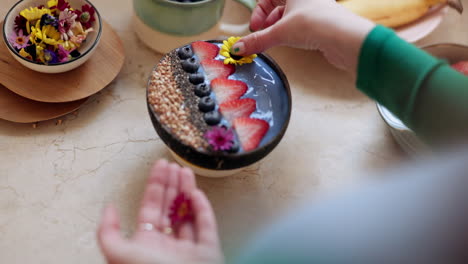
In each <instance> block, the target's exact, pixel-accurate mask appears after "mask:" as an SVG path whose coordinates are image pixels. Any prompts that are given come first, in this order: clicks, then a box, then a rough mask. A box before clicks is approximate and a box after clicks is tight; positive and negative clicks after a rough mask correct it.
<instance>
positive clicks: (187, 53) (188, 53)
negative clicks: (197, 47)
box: [177, 45, 193, 60]
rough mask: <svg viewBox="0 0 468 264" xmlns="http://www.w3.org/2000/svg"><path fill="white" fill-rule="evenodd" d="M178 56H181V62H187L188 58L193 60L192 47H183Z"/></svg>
mask: <svg viewBox="0 0 468 264" xmlns="http://www.w3.org/2000/svg"><path fill="white" fill-rule="evenodd" d="M177 55H179V58H180V59H181V60H186V59H188V58H191V57H192V56H193V50H192V47H190V45H187V46H183V47H182V48H180V49H179V50H178V51H177Z"/></svg>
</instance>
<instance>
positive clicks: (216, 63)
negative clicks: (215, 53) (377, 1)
mask: <svg viewBox="0 0 468 264" xmlns="http://www.w3.org/2000/svg"><path fill="white" fill-rule="evenodd" d="M201 65H202V66H203V69H204V70H205V74H206V78H207V79H208V80H210V81H211V80H214V79H216V78H223V79H226V78H227V77H229V75H231V74H233V73H234V71H235V70H236V68H235V67H234V65H232V64H227V65H226V64H224V62H223V61H220V60H204V61H202V62H201Z"/></svg>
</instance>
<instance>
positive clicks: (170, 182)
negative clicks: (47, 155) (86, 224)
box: [98, 160, 223, 264]
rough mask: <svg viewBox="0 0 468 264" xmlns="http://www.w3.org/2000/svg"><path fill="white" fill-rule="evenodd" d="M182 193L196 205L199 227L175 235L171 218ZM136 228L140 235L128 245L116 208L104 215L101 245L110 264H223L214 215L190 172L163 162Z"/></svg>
mask: <svg viewBox="0 0 468 264" xmlns="http://www.w3.org/2000/svg"><path fill="white" fill-rule="evenodd" d="M180 193H184V194H187V195H188V196H189V198H190V199H191V203H192V207H193V212H194V221H193V223H185V224H183V225H182V226H181V227H180V229H179V231H178V232H177V233H174V232H173V231H172V229H171V221H170V219H169V213H170V208H171V206H172V204H173V201H174V199H175V198H176V196H177V195H178V194H180ZM137 222H138V230H137V231H136V232H135V233H134V234H133V236H132V237H131V238H130V239H125V238H123V237H122V235H121V234H120V227H119V217H118V214H117V211H116V210H115V209H114V208H113V207H108V208H107V209H106V210H105V211H104V215H103V217H102V221H101V224H100V227H99V230H98V240H99V244H100V246H101V249H102V252H103V253H104V255H105V257H106V259H107V261H108V263H109V264H191V263H194V264H198V263H200V264H202V263H203V264H221V263H223V256H222V253H221V249H220V245H219V239H218V233H217V227H216V220H215V217H214V214H213V210H212V208H211V205H210V203H209V201H208V200H207V198H206V196H205V195H204V194H203V193H202V192H201V191H200V190H199V189H197V187H196V183H195V176H194V174H193V172H192V171H191V170H190V169H187V168H181V167H179V166H178V165H176V164H170V163H168V162H167V161H165V160H161V161H158V162H157V163H156V165H155V166H154V167H153V169H152V170H151V175H150V177H149V179H148V183H147V186H146V190H145V193H144V196H143V200H142V203H141V207H140V210H139V216H138V220H137Z"/></svg>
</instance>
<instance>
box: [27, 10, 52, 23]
mask: <svg viewBox="0 0 468 264" xmlns="http://www.w3.org/2000/svg"><path fill="white" fill-rule="evenodd" d="M45 14H49V15H50V14H51V12H50V9H47V8H42V9H39V8H37V7H31V8H29V9H27V8H26V9H24V10H23V11H21V12H20V15H21V16H23V17H24V18H26V19H27V20H28V21H33V20H37V19H41V17H42V16H43V15H45Z"/></svg>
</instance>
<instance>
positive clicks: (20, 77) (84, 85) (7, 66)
mask: <svg viewBox="0 0 468 264" xmlns="http://www.w3.org/2000/svg"><path fill="white" fill-rule="evenodd" d="M2 24H3V23H1V24H0V34H3V27H2V26H1V25H2ZM0 42H1V43H0V84H2V85H3V86H5V87H6V88H8V89H10V90H11V91H13V92H15V93H16V94H19V95H21V96H23V97H26V98H28V99H31V100H34V101H39V102H48V103H63V102H72V101H77V100H80V99H83V98H86V97H89V96H90V95H93V94H95V93H97V92H99V91H100V90H102V89H103V88H105V87H106V86H107V85H108V84H109V83H110V82H111V81H112V80H114V79H115V77H116V76H117V74H118V73H119V72H120V70H121V68H122V66H123V63H124V60H125V53H124V48H123V45H122V41H121V40H120V38H119V36H118V35H117V34H116V33H115V31H114V30H113V29H112V27H111V26H110V25H109V24H107V23H106V22H104V21H103V28H102V37H101V41H100V43H99V45H98V47H97V49H96V51H95V52H94V54H93V55H92V57H91V58H90V59H89V60H88V61H87V62H86V63H85V64H83V65H81V66H80V67H78V68H76V69H75V70H72V71H69V72H65V73H59V74H46V73H40V72H35V71H32V70H30V69H28V68H26V67H24V66H23V65H21V64H20V63H19V62H17V61H16V60H15V58H13V56H12V55H11V54H10V53H9V51H8V48H7V47H6V44H5V43H4V41H3V39H1V40H0Z"/></svg>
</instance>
